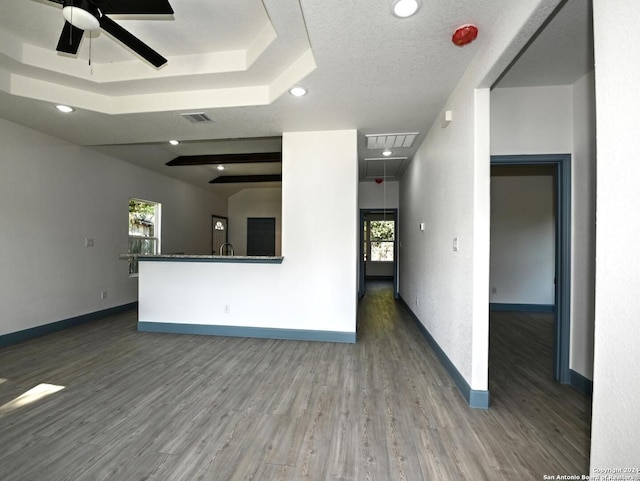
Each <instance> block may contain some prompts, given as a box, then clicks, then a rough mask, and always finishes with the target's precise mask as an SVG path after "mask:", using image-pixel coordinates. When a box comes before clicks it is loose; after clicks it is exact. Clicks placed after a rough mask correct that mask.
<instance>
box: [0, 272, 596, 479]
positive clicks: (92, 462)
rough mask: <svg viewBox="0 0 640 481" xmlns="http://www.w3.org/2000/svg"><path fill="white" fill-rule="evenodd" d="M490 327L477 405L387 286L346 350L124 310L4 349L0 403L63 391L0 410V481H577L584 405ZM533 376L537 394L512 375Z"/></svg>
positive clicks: (371, 299) (373, 294) (583, 452)
mask: <svg viewBox="0 0 640 481" xmlns="http://www.w3.org/2000/svg"><path fill="white" fill-rule="evenodd" d="M492 322H493V326H492V329H493V332H492V334H493V335H494V337H492V343H493V344H494V345H499V346H503V347H502V348H500V349H495V350H494V351H493V352H492V359H491V363H492V371H491V376H492V377H491V392H492V407H491V409H489V410H487V411H483V410H472V409H470V408H469V407H468V406H467V405H466V404H465V402H464V401H463V400H462V397H461V396H460V394H459V393H458V391H457V390H456V388H455V386H454V385H453V383H452V382H451V380H450V379H449V377H448V375H447V374H446V372H445V371H444V370H443V368H442V367H441V365H440V364H439V361H438V360H437V359H436V358H435V356H434V354H433V353H432V351H431V349H430V348H429V346H428V344H427V343H426V341H425V340H424V339H423V338H422V337H421V334H420V333H419V331H418V329H417V327H416V326H415V325H414V323H413V321H412V319H411V318H410V316H409V314H408V313H407V312H406V311H405V309H404V308H403V307H402V305H401V304H399V303H397V302H396V301H394V300H393V297H392V289H391V286H390V284H387V283H370V284H369V285H368V292H367V294H366V296H365V297H364V298H363V299H362V300H361V302H360V305H359V326H358V342H357V343H356V344H331V343H320V342H297V341H279V340H268V339H246V338H222V337H207V336H191V335H171V334H155V333H140V332H137V331H136V330H135V323H136V313H135V311H132V312H129V313H125V314H122V315H118V316H113V317H110V318H107V319H104V320H101V321H96V322H93V323H90V324H86V325H84V326H79V327H76V328H73V329H69V330H67V331H63V332H60V333H56V334H52V335H49V336H46V337H43V338H39V339H35V340H32V341H28V342H25V343H22V344H18V345H14V346H11V347H7V348H3V349H1V350H0V378H2V379H6V381H5V382H2V383H0V405H4V404H5V403H7V402H9V401H11V400H12V399H14V398H15V397H17V396H19V395H20V394H22V393H24V392H25V391H27V390H29V389H31V388H33V387H34V386H35V385H37V384H39V383H50V384H54V385H60V386H65V389H63V390H62V391H59V392H58V393H56V394H52V395H50V396H48V397H46V398H44V399H41V400H39V401H37V402H35V403H33V404H30V405H27V406H23V407H19V408H17V409H16V410H14V411H11V412H6V413H5V414H4V415H3V416H0V466H2V478H3V480H4V481H17V480H20V481H35V480H38V481H39V480H42V479H46V480H47V481H63V480H65V481H66V480H74V481H101V480H107V479H108V480H142V479H144V480H159V481H192V480H196V479H201V480H216V481H218V480H225V481H227V480H247V479H260V480H270V481H271V480H291V481H293V480H296V481H298V480H305V479H307V480H345V481H350V480H374V481H377V480H379V481H388V480H398V479H401V480H406V481H420V480H438V481H448V480H474V481H476V480H489V479H490V480H505V481H507V480H508V481H513V480H516V479H517V480H540V479H542V477H543V475H544V474H553V475H557V474H583V473H587V470H588V461H587V457H588V449H589V438H588V434H589V417H588V406H589V403H590V400H589V399H587V398H584V397H583V396H582V395H580V394H579V393H577V392H575V391H574V390H573V389H572V388H570V387H567V386H559V385H555V384H554V383H552V382H550V381H549V382H547V381H545V380H544V379H541V378H540V377H539V376H533V377H528V375H527V374H526V373H527V371H528V370H529V368H530V367H531V366H530V364H531V363H530V362H529V361H530V359H529V360H527V363H528V364H529V365H518V364H517V363H518V362H519V361H517V360H516V359H515V358H510V359H508V360H505V361H501V360H500V359H499V358H496V356H499V355H502V354H501V353H503V352H504V353H506V352H508V351H509V350H510V349H511V350H514V349H513V348H514V347H515V346H516V344H515V343H516V342H524V341H525V340H526V339H521V340H516V339H515V337H516V335H517V330H515V329H506V328H507V327H509V326H510V325H508V324H507V323H506V322H501V321H500V320H496V321H495V322H494V321H492ZM503 331H504V332H503ZM527 338H530V336H529V335H528V336H527ZM515 350H516V351H521V350H522V349H521V348H520V347H518V348H517V349H515ZM540 351H541V349H540V348H539V347H535V349H534V350H533V351H532V352H540ZM510 373H511V374H510ZM503 376H504V377H503ZM530 379H535V381H534V382H533V384H534V386H533V387H531V386H530V384H531V383H529V382H527V383H523V382H522V381H524V380H527V381H529V380H530ZM553 413H555V415H554V414H553Z"/></svg>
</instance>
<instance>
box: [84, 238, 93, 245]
mask: <svg viewBox="0 0 640 481" xmlns="http://www.w3.org/2000/svg"><path fill="white" fill-rule="evenodd" d="M84 246H85V247H93V239H90V238H88V237H87V238H86V239H85V240H84Z"/></svg>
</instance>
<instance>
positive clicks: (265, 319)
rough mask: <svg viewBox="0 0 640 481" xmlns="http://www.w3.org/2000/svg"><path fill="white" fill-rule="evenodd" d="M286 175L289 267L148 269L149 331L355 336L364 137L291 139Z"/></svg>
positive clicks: (143, 302)
mask: <svg viewBox="0 0 640 481" xmlns="http://www.w3.org/2000/svg"><path fill="white" fill-rule="evenodd" d="M282 169H283V170H282V255H283V256H284V260H283V262H282V264H234V263H215V264H214V263H187V262H176V263H172V262H143V263H141V264H142V265H141V271H140V279H141V285H140V320H141V321H145V322H173V323H181V324H185V323H186V324H191V323H195V324H205V325H207V324H208V325H226V326H250V327H260V328H278V329H301V330H318V331H334V332H355V329H356V308H357V278H356V265H357V232H358V203H357V199H358V159H357V133H356V131H355V130H345V131H329V132H296V133H288V132H285V133H284V135H283V138H282ZM318 185H329V186H331V187H330V188H326V189H318ZM323 219H327V220H329V221H330V228H331V235H328V236H325V235H322V236H321V235H318V226H319V225H322V221H323ZM176 299H179V302H178V303H176ZM225 305H229V306H230V312H229V313H225V312H224V306H225ZM178 306H179V307H178Z"/></svg>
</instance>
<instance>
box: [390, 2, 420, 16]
mask: <svg viewBox="0 0 640 481" xmlns="http://www.w3.org/2000/svg"><path fill="white" fill-rule="evenodd" d="M419 9H420V1H419V0H395V1H394V2H393V4H392V5H391V12H392V13H393V14H394V15H395V16H396V17H398V18H408V17H411V16H412V15H415V13H416V12H417V11H418V10H419Z"/></svg>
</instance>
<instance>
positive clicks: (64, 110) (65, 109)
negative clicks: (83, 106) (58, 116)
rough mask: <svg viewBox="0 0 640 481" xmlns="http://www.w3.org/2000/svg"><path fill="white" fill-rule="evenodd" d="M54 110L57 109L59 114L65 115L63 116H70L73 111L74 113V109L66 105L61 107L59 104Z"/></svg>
mask: <svg viewBox="0 0 640 481" xmlns="http://www.w3.org/2000/svg"><path fill="white" fill-rule="evenodd" d="M56 108H57V109H58V110H59V111H60V112H62V113H65V114H70V113H71V112H73V111H74V108H73V107H69V106H68V105H62V104H60V105H56Z"/></svg>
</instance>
